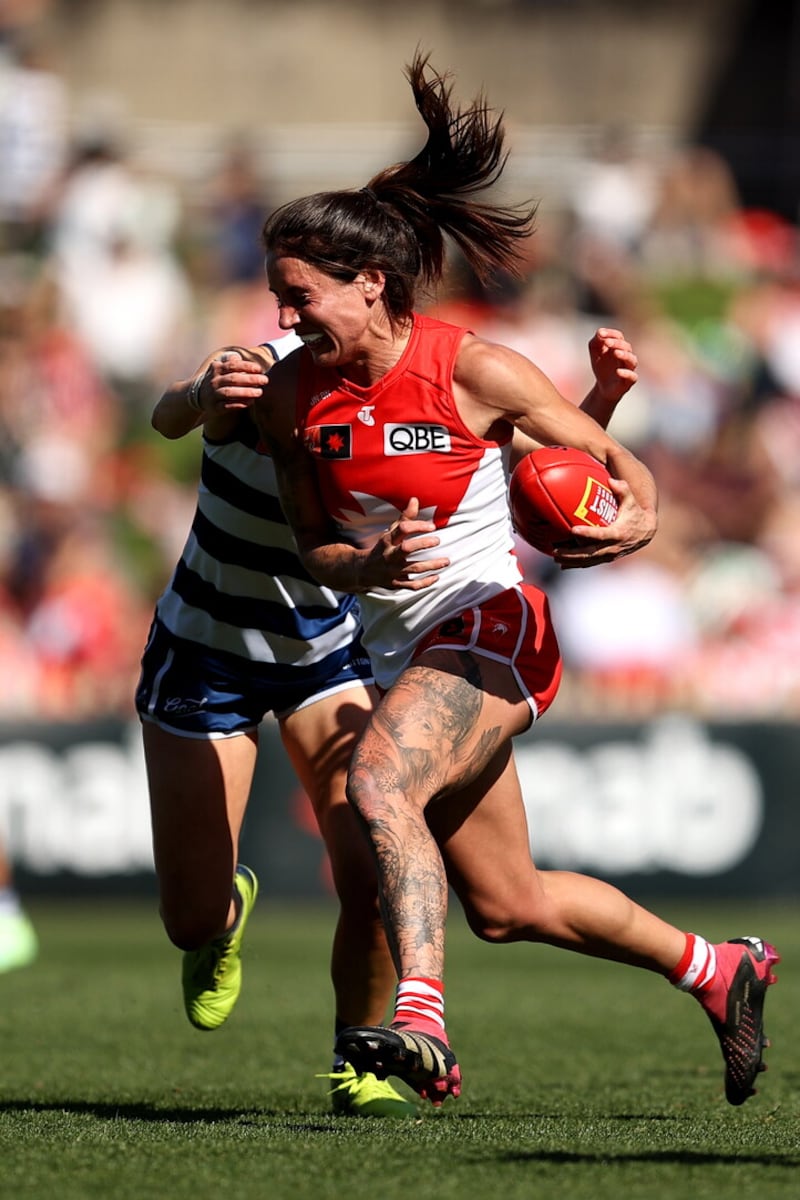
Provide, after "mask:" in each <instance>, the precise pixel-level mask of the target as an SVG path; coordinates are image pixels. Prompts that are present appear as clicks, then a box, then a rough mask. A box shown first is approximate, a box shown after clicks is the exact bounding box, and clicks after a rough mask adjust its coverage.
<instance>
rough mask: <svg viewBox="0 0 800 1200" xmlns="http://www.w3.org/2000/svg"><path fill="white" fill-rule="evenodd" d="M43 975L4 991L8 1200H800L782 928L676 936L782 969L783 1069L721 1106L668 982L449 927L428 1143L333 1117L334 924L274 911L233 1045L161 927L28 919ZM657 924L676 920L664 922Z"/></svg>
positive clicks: (685, 1005)
mask: <svg viewBox="0 0 800 1200" xmlns="http://www.w3.org/2000/svg"><path fill="white" fill-rule="evenodd" d="M31 907H32V915H33V917H34V920H35V921H36V924H37V926H38V929H39V932H40V935H41V941H42V953H41V957H40V959H39V961H38V962H37V963H36V964H35V965H34V966H32V967H29V968H27V969H26V970H22V971H16V972H11V973H8V974H6V975H0V1196H1V1197H2V1198H3V1200H6V1198H7V1197H8V1198H9V1200H10V1197H12V1196H13V1197H15V1198H17V1197H19V1198H36V1200H39V1198H42V1200H45V1198H46V1200H56V1198H57V1200H83V1198H84V1197H87V1198H88V1197H95V1196H97V1197H100V1196H102V1197H104V1198H107V1197H111V1198H112V1200H144V1198H147V1197H159V1198H160V1197H164V1198H170V1200H211V1198H212V1197H213V1198H214V1200H221V1198H223V1197H224V1198H228V1197H230V1200H262V1198H263V1200H290V1198H292V1200H304V1198H305V1197H308V1198H310V1200H367V1198H372V1197H375V1198H376V1200H400V1198H401V1197H402V1198H403V1200H412V1198H413V1197H421V1198H422V1200H428V1198H429V1197H430V1198H435V1200H449V1198H451V1197H452V1198H454V1200H455V1198H456V1197H457V1198H458V1200H472V1198H473V1197H480V1198H481V1200H485V1198H494V1197H498V1198H502V1200H516V1198H517V1197H519V1198H520V1200H522V1198H523V1197H524V1198H526V1200H529V1198H535V1200H538V1198H540V1197H541V1198H548V1200H549V1198H550V1197H553V1198H558V1200H562V1198H565V1197H568V1198H569V1200H604V1198H606V1197H609V1198H611V1197H614V1200H619V1198H620V1197H624V1198H625V1200H640V1198H641V1200H662V1198H672V1197H674V1198H675V1200H679V1198H680V1200H685V1198H686V1197H691V1200H701V1198H705V1197H708V1198H709V1200H711V1198H713V1200H728V1197H736V1198H737V1200H748V1198H749V1197H753V1198H756V1197H757V1198H758V1200H769V1198H771V1197H786V1198H787V1200H788V1198H790V1197H791V1198H792V1200H797V1197H798V1196H800V1056H798V1050H797V1043H796V1040H795V1037H794V1023H795V1022H794V1018H795V1016H796V1014H797V1013H798V1012H800V923H798V921H797V918H796V912H795V911H794V910H793V909H791V908H790V907H789V906H784V907H783V908H782V909H777V908H775V907H761V908H755V909H754V908H753V907H752V906H751V907H750V908H748V909H747V910H742V909H739V910H735V909H732V908H725V909H723V908H714V909H710V908H709V906H708V905H705V906H704V912H703V915H702V919H699V918H698V911H699V906H698V908H696V909H695V911H694V914H693V915H692V916H689V915H688V914H687V913H686V912H685V911H678V910H676V909H675V908H674V907H673V908H670V909H668V910H665V915H667V916H669V917H671V918H672V919H673V920H675V921H676V922H677V923H679V924H681V925H683V926H688V927H690V928H694V929H698V931H700V932H703V933H705V934H707V935H708V936H710V937H712V938H714V939H721V938H724V937H728V936H736V935H738V934H743V933H761V934H763V935H764V936H767V937H769V938H772V939H773V940H775V941H776V943H777V944H778V946H779V949H780V950H781V952H782V955H783V960H784V961H783V962H782V964H781V965H780V967H779V968H778V972H779V975H780V984H779V986H778V987H776V988H774V989H772V991H771V993H770V997H769V1005H768V1021H767V1029H768V1032H769V1033H770V1035H771V1037H772V1040H773V1043H774V1045H773V1049H772V1050H771V1051H770V1052H769V1053H768V1059H769V1062H770V1071H769V1074H768V1075H767V1076H765V1077H764V1079H763V1084H762V1087H761V1090H760V1093H759V1095H758V1096H757V1097H755V1098H754V1099H752V1100H750V1101H749V1102H748V1103H747V1104H746V1105H745V1106H744V1107H742V1108H740V1109H733V1108H731V1107H730V1106H728V1105H727V1104H726V1103H725V1100H724V1097H723V1094H722V1086H721V1078H722V1073H721V1067H720V1060H719V1052H718V1049H717V1045H716V1042H715V1040H714V1038H713V1034H712V1032H711V1028H710V1026H709V1025H708V1023H707V1020H706V1018H705V1016H704V1015H703V1013H702V1012H701V1010H700V1008H699V1006H698V1005H696V1004H695V1003H694V1001H693V1000H691V998H689V997H687V996H684V995H682V994H680V993H678V992H676V991H674V990H673V989H672V988H670V987H669V986H668V985H667V984H666V983H665V982H664V981H662V980H661V979H659V978H658V977H656V976H652V975H649V974H646V973H644V972H636V971H632V970H630V969H626V968H624V967H619V966H614V965H612V964H606V963H600V962H595V961H592V960H588V959H582V958H580V957H578V956H576V955H569V954H565V953H564V952H559V951H554V950H550V949H548V948H544V947H530V946H510V947H490V946H487V945H483V944H482V943H480V942H478V941H477V940H476V939H475V938H473V937H472V936H471V935H470V934H469V933H468V932H467V931H466V929H465V928H464V926H463V922H462V920H461V917H460V912H459V911H458V910H456V911H455V912H454V913H453V916H452V919H451V928H450V933H449V954H448V1017H449V1021H448V1024H449V1029H450V1034H451V1038H452V1040H453V1044H454V1047H455V1049H456V1050H457V1052H458V1055H459V1059H460V1061H461V1065H462V1069H463V1072H464V1078H465V1086H464V1094H463V1096H462V1098H461V1099H460V1100H459V1101H457V1102H453V1101H450V1100H448V1102H447V1104H446V1106H445V1109H444V1111H442V1112H441V1113H439V1114H437V1113H435V1112H434V1111H433V1110H432V1109H430V1108H428V1109H427V1110H425V1111H424V1112H423V1113H422V1116H421V1119H420V1120H419V1121H413V1120H411V1121H405V1122H389V1123H386V1122H378V1121H363V1120H362V1121H353V1120H348V1119H342V1118H339V1119H336V1118H333V1117H332V1116H331V1115H330V1114H329V1111H328V1105H327V1099H326V1096H325V1083H324V1081H322V1080H319V1079H316V1078H315V1077H314V1076H315V1072H317V1071H320V1072H321V1071H324V1070H326V1069H328V1067H329V1049H330V1040H331V1036H330V1024H331V1013H330V1007H331V1005H330V988H329V984H328V976H327V962H328V954H329V949H328V944H329V937H330V933H331V929H332V923H333V912H332V910H331V909H328V908H319V907H315V908H308V909H305V908H302V907H300V906H297V907H294V908H286V907H282V908H276V907H273V906H271V905H270V904H269V903H268V902H265V901H259V903H258V905H257V907H256V911H255V914H254V917H253V919H252V921H251V924H250V927H249V929H248V936H247V941H246V951H245V953H246V957H245V988H244V992H243V995H242V998H241V1001H240V1003H239V1006H238V1008H237V1011H236V1013H235V1014H234V1016H233V1017H232V1018H231V1020H230V1021H229V1023H228V1024H227V1025H226V1026H225V1027H224V1028H223V1029H221V1030H219V1031H217V1032H215V1033H211V1034H203V1033H199V1032H197V1031H196V1030H193V1029H192V1028H191V1027H190V1026H189V1025H188V1023H187V1022H186V1021H185V1018H184V1016H183V1012H182V1009H181V1005H180V990H179V984H178V978H179V956H178V954H177V952H176V951H174V950H172V949H171V948H170V947H169V945H168V944H167V942H166V939H165V938H164V935H163V933H162V931H161V927H160V925H159V922H158V920H157V918H156V916H155V913H154V911H153V906H150V907H149V908H148V907H143V906H142V905H141V904H138V903H137V904H130V905H124V906H114V905H110V904H108V903H106V902H102V903H100V902H98V903H95V904H92V905H90V904H87V903H85V902H83V903H80V904H79V903H75V902H61V903H60V904H59V905H56V904H55V903H54V902H47V903H43V902H42V903H40V904H39V905H32V906H31ZM662 908H663V906H662Z"/></svg>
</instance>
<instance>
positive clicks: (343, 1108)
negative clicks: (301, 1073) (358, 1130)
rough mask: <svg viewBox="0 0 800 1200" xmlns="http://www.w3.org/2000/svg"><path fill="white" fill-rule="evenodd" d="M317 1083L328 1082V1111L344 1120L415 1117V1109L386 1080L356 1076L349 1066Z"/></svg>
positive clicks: (365, 1075)
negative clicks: (330, 1110)
mask: <svg viewBox="0 0 800 1200" xmlns="http://www.w3.org/2000/svg"><path fill="white" fill-rule="evenodd" d="M317 1078H318V1079H330V1081H331V1083H332V1084H333V1086H332V1087H331V1090H330V1093H329V1094H330V1098H331V1108H332V1109H333V1111H334V1113H335V1114H336V1115H337V1116H343V1117H344V1116H346V1117H418V1116H419V1109H418V1107H417V1105H416V1104H415V1103H414V1102H413V1101H412V1100H406V1098H405V1096H401V1095H400V1093H399V1092H397V1091H395V1089H394V1088H393V1087H392V1085H391V1084H390V1083H389V1081H388V1079H378V1078H377V1077H376V1076H375V1075H370V1074H368V1073H367V1074H364V1075H357V1074H356V1072H355V1069H354V1068H353V1067H351V1066H350V1063H343V1064H342V1066H341V1067H340V1068H339V1069H338V1070H334V1071H331V1072H330V1073H329V1074H327V1075H318V1076H317Z"/></svg>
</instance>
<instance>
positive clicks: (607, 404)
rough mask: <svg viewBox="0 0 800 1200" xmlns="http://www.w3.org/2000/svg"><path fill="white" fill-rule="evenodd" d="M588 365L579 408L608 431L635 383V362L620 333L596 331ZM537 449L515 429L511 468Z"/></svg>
mask: <svg viewBox="0 0 800 1200" xmlns="http://www.w3.org/2000/svg"><path fill="white" fill-rule="evenodd" d="M589 361H590V363H591V365H592V372H593V374H594V379H595V382H594V384H593V385H592V387H591V388H590V390H589V391H588V392H587V394H586V395H585V396H584V398H583V400H582V402H581V408H582V409H583V411H584V412H585V413H588V414H589V416H590V417H593V418H594V420H595V421H597V423H598V425H602V427H603V429H607V428H608V423H609V421H610V420H611V418H612V417H613V415H614V413H615V411H616V408H617V405H618V403H619V402H620V400H621V399H622V397H623V396H624V395H626V394H627V393H628V392H629V391H630V389H631V388H632V387H633V385H634V384H635V383H636V382H637V380H638V375H637V374H636V368H637V366H638V365H639V364H638V359H637V357H636V355H635V354H634V352H633V347H632V346H631V344H630V342H629V341H628V339H627V338H626V337H625V335H624V333H623V332H622V330H620V329H606V328H602V329H598V330H597V331H596V333H595V334H594V336H593V337H592V338H591V340H590V342H589ZM540 445H541V442H537V441H535V440H534V439H533V438H531V437H528V436H527V435H526V434H524V433H523V432H522V430H521V429H519V428H517V427H515V428H514V440H513V445H512V450H511V466H512V468H513V467H515V466H516V465H517V463H518V462H519V461H520V459H522V458H524V457H525V455H526V454H530V452H531V451H532V450H536V449H537V448H538V447H539V446H540Z"/></svg>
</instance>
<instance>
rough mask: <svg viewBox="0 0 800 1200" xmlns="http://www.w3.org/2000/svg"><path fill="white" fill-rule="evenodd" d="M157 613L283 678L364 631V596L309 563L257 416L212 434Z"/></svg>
mask: <svg viewBox="0 0 800 1200" xmlns="http://www.w3.org/2000/svg"><path fill="white" fill-rule="evenodd" d="M300 344H301V343H300V341H299V339H298V338H295V337H294V335H291V336H290V337H289V338H282V339H280V341H278V342H276V343H275V345H274V347H273V345H270V349H272V350H273V352H274V353H275V354H276V357H280V358H283V357H285V355H286V354H287V353H290V352H291V350H293V349H295V348H296V347H297V346H298V345H300ZM156 616H157V617H158V619H159V620H160V621H161V622H163V624H164V625H165V626H166V627H167V629H169V630H170V631H171V633H173V634H174V635H175V636H176V637H179V638H183V639H186V640H187V641H191V642H197V643H199V644H200V645H202V646H203V647H204V648H205V649H207V650H210V651H212V652H214V651H221V652H223V653H225V654H232V655H235V656H236V657H237V658H239V659H243V660H246V661H247V662H249V663H252V664H268V663H271V664H276V666H277V668H278V669H277V671H276V674H278V675H283V674H284V672H283V671H281V669H280V668H281V667H287V668H298V667H300V668H302V667H308V666H311V665H312V664H314V663H319V662H321V661H323V660H324V659H325V658H327V657H328V655H330V654H333V653H334V652H340V651H341V650H343V649H344V648H345V647H347V646H348V645H349V644H350V643H351V642H352V641H353V639H354V637H355V636H356V634H357V632H358V628H359V616H358V606H357V604H356V602H355V600H354V598H353V597H352V596H343V595H341V594H340V593H339V592H334V591H332V590H331V589H330V588H324V587H320V585H319V584H318V583H316V581H315V580H313V579H312V578H311V576H310V575H309V574H308V573H307V572H306V570H305V568H304V567H303V565H302V563H301V562H300V559H299V557H298V554H297V549H296V547H295V543H294V538H293V536H292V533H291V530H290V529H289V526H288V524H287V522H286V518H285V517H284V515H283V512H282V510H281V507H280V504H279V502H278V498H277V485H276V482H275V471H274V467H273V464H272V460H271V458H270V457H269V455H268V454H266V453H264V452H262V451H260V450H259V448H258V433H257V430H256V428H255V425H254V424H253V422H252V421H251V420H250V418H249V416H247V415H244V416H243V418H242V420H241V421H240V422H239V424H238V426H237V427H236V429H235V430H234V432H233V433H232V434H231V436H230V437H229V438H227V439H226V440H225V441H223V442H211V441H209V440H208V439H207V438H205V436H204V438H203V462H202V470H201V478H200V485H199V488H198V497H197V509H196V511H195V515H194V520H193V522H192V528H191V530H190V532H189V536H188V538H187V541H186V545H185V546H184V548H183V552H182V554H181V557H180V559H179V561H178V564H177V566H176V568H175V571H174V572H173V575H172V578H171V579H170V581H169V583H168V585H167V587H166V588H165V590H164V592H163V593H162V595H161V596H160V598H159V600H158V603H157V605H156Z"/></svg>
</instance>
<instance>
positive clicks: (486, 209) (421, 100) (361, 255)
mask: <svg viewBox="0 0 800 1200" xmlns="http://www.w3.org/2000/svg"><path fill="white" fill-rule="evenodd" d="M428 58H429V56H428V55H422V54H419V53H417V54H416V55H415V56H414V61H413V62H412V63H411V65H410V66H409V67H408V68H407V69H406V74H407V77H408V79H409V82H410V83H411V88H412V91H413V93H414V100H415V102H416V106H417V109H418V111H419V113H420V115H421V117H422V119H423V121H424V122H425V125H426V126H427V128H428V140H427V142H426V143H425V146H424V147H423V149H422V150H421V151H420V152H419V154H417V155H416V157H415V158H412V159H411V160H410V162H402V163H397V164H395V165H394V166H391V167H385V168H384V169H383V170H382V171H380V172H379V173H378V174H377V175H374V176H373V178H372V179H371V180H370V181H369V183H368V184H367V186H366V187H364V188H361V189H359V190H355V191H353V190H347V191H337V192H318V193H317V194H316V195H313V196H306V197H304V198H302V199H300V200H293V201H291V202H290V203H288V204H285V205H283V206H282V207H281V208H279V209H277V210H276V211H275V212H274V213H272V215H271V216H270V217H269V218H268V220H267V222H266V224H265V226H264V230H263V235H262V236H263V242H264V247H265V249H266V251H267V253H268V254H278V255H288V256H291V257H293V258H300V259H302V260H303V261H304V262H307V263H310V264H311V265H312V266H315V267H317V268H318V269H319V270H321V271H324V272H325V273H326V274H328V275H331V276H332V277H334V278H336V279H342V280H345V281H349V280H352V279H354V278H355V276H356V275H357V274H358V273H359V271H363V270H366V269H373V270H379V271H381V272H383V274H384V276H385V278H386V286H385V292H384V297H385V301H386V305H387V308H388V311H389V316H390V318H393V319H395V320H401V319H403V318H405V317H407V316H408V315H409V313H410V312H411V310H412V308H413V307H414V298H415V293H416V288H417V284H418V283H419V281H420V280H422V281H423V282H424V283H426V284H436V283H438V281H439V280H440V279H441V277H442V273H443V271H444V265H445V257H446V246H447V242H446V238H447V237H450V238H452V240H453V242H455V244H456V245H457V246H458V247H459V249H460V250H461V252H462V254H463V255H464V257H465V259H466V260H467V262H468V263H469V264H470V266H471V267H472V268H473V270H474V271H475V273H476V275H477V276H478V278H480V279H482V280H486V279H488V278H489V277H490V276H491V275H492V274H493V273H494V272H495V271H497V270H505V271H508V272H510V273H512V274H519V259H518V254H517V248H518V244H519V242H520V241H522V240H524V239H526V238H528V237H529V236H530V234H531V233H532V232H533V227H534V216H535V212H536V206H535V204H525V205H520V206H503V205H498V204H495V205H493V204H489V203H485V202H479V201H477V200H476V199H475V198H474V197H475V196H476V194H477V193H479V192H482V191H484V190H485V189H486V188H489V187H491V186H492V185H493V184H494V183H496V182H497V180H498V179H499V177H500V175H501V174H502V171H503V168H504V166H505V163H506V159H507V157H508V155H507V153H506V151H505V149H504V143H505V131H504V128H503V121H502V114H500V115H497V116H493V114H492V112H491V110H490V109H489V108H488V106H487V103H486V99H485V97H484V95H483V93H481V94H480V95H479V96H478V97H477V99H476V100H475V101H474V102H473V103H472V104H471V105H470V106H469V108H467V109H465V110H462V109H460V108H458V107H453V106H452V104H451V93H452V85H451V84H450V83H449V82H448V80H449V76H448V75H437V74H436V73H432V75H431V77H430V78H428V77H427V70H428Z"/></svg>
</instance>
